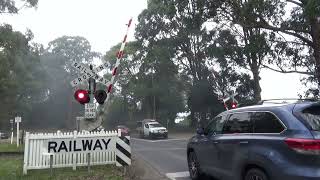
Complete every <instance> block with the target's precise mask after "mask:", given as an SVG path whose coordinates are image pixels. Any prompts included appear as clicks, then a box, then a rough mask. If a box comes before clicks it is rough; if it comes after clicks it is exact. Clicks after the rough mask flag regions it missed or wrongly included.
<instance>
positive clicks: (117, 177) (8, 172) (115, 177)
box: [0, 156, 123, 180]
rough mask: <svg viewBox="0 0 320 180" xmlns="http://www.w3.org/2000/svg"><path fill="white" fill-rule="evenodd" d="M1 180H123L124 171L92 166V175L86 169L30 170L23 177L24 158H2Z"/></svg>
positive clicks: (113, 167)
mask: <svg viewBox="0 0 320 180" xmlns="http://www.w3.org/2000/svg"><path fill="white" fill-rule="evenodd" d="M0 162H1V163H0V180H47V179H52V180H123V176H122V171H121V169H120V168H117V167H115V166H114V165H101V166H92V167H91V171H90V173H88V171H87V168H86V167H77V170H76V171H73V170H72V168H56V169H53V177H50V170H49V169H45V170H29V171H28V174H27V175H22V164H23V157H22V156H0Z"/></svg>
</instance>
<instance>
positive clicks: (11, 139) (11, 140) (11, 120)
mask: <svg viewBox="0 0 320 180" xmlns="http://www.w3.org/2000/svg"><path fill="white" fill-rule="evenodd" d="M10 124H11V138H10V143H11V144H12V142H13V119H10Z"/></svg>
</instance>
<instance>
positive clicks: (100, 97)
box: [94, 90, 107, 104]
mask: <svg viewBox="0 0 320 180" xmlns="http://www.w3.org/2000/svg"><path fill="white" fill-rule="evenodd" d="M94 98H95V99H96V100H97V102H98V103H99V104H103V103H104V101H105V100H106V99H107V93H106V92H105V91H104V90H97V91H96V92H95V93H94Z"/></svg>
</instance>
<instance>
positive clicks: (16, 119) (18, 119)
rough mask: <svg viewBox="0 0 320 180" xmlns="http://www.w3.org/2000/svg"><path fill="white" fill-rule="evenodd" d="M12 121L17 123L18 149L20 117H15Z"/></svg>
mask: <svg viewBox="0 0 320 180" xmlns="http://www.w3.org/2000/svg"><path fill="white" fill-rule="evenodd" d="M14 121H15V123H17V147H19V123H21V117H19V116H17V117H15V118H14Z"/></svg>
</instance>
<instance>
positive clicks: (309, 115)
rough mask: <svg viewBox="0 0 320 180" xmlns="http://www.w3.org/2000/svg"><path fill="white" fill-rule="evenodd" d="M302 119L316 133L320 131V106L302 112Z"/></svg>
mask: <svg viewBox="0 0 320 180" xmlns="http://www.w3.org/2000/svg"><path fill="white" fill-rule="evenodd" d="M301 117H302V118H303V119H304V120H305V121H306V122H307V123H308V124H309V125H310V126H311V129H312V130H314V131H320V106H312V107H309V108H307V109H305V110H303V111H302V114H301Z"/></svg>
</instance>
